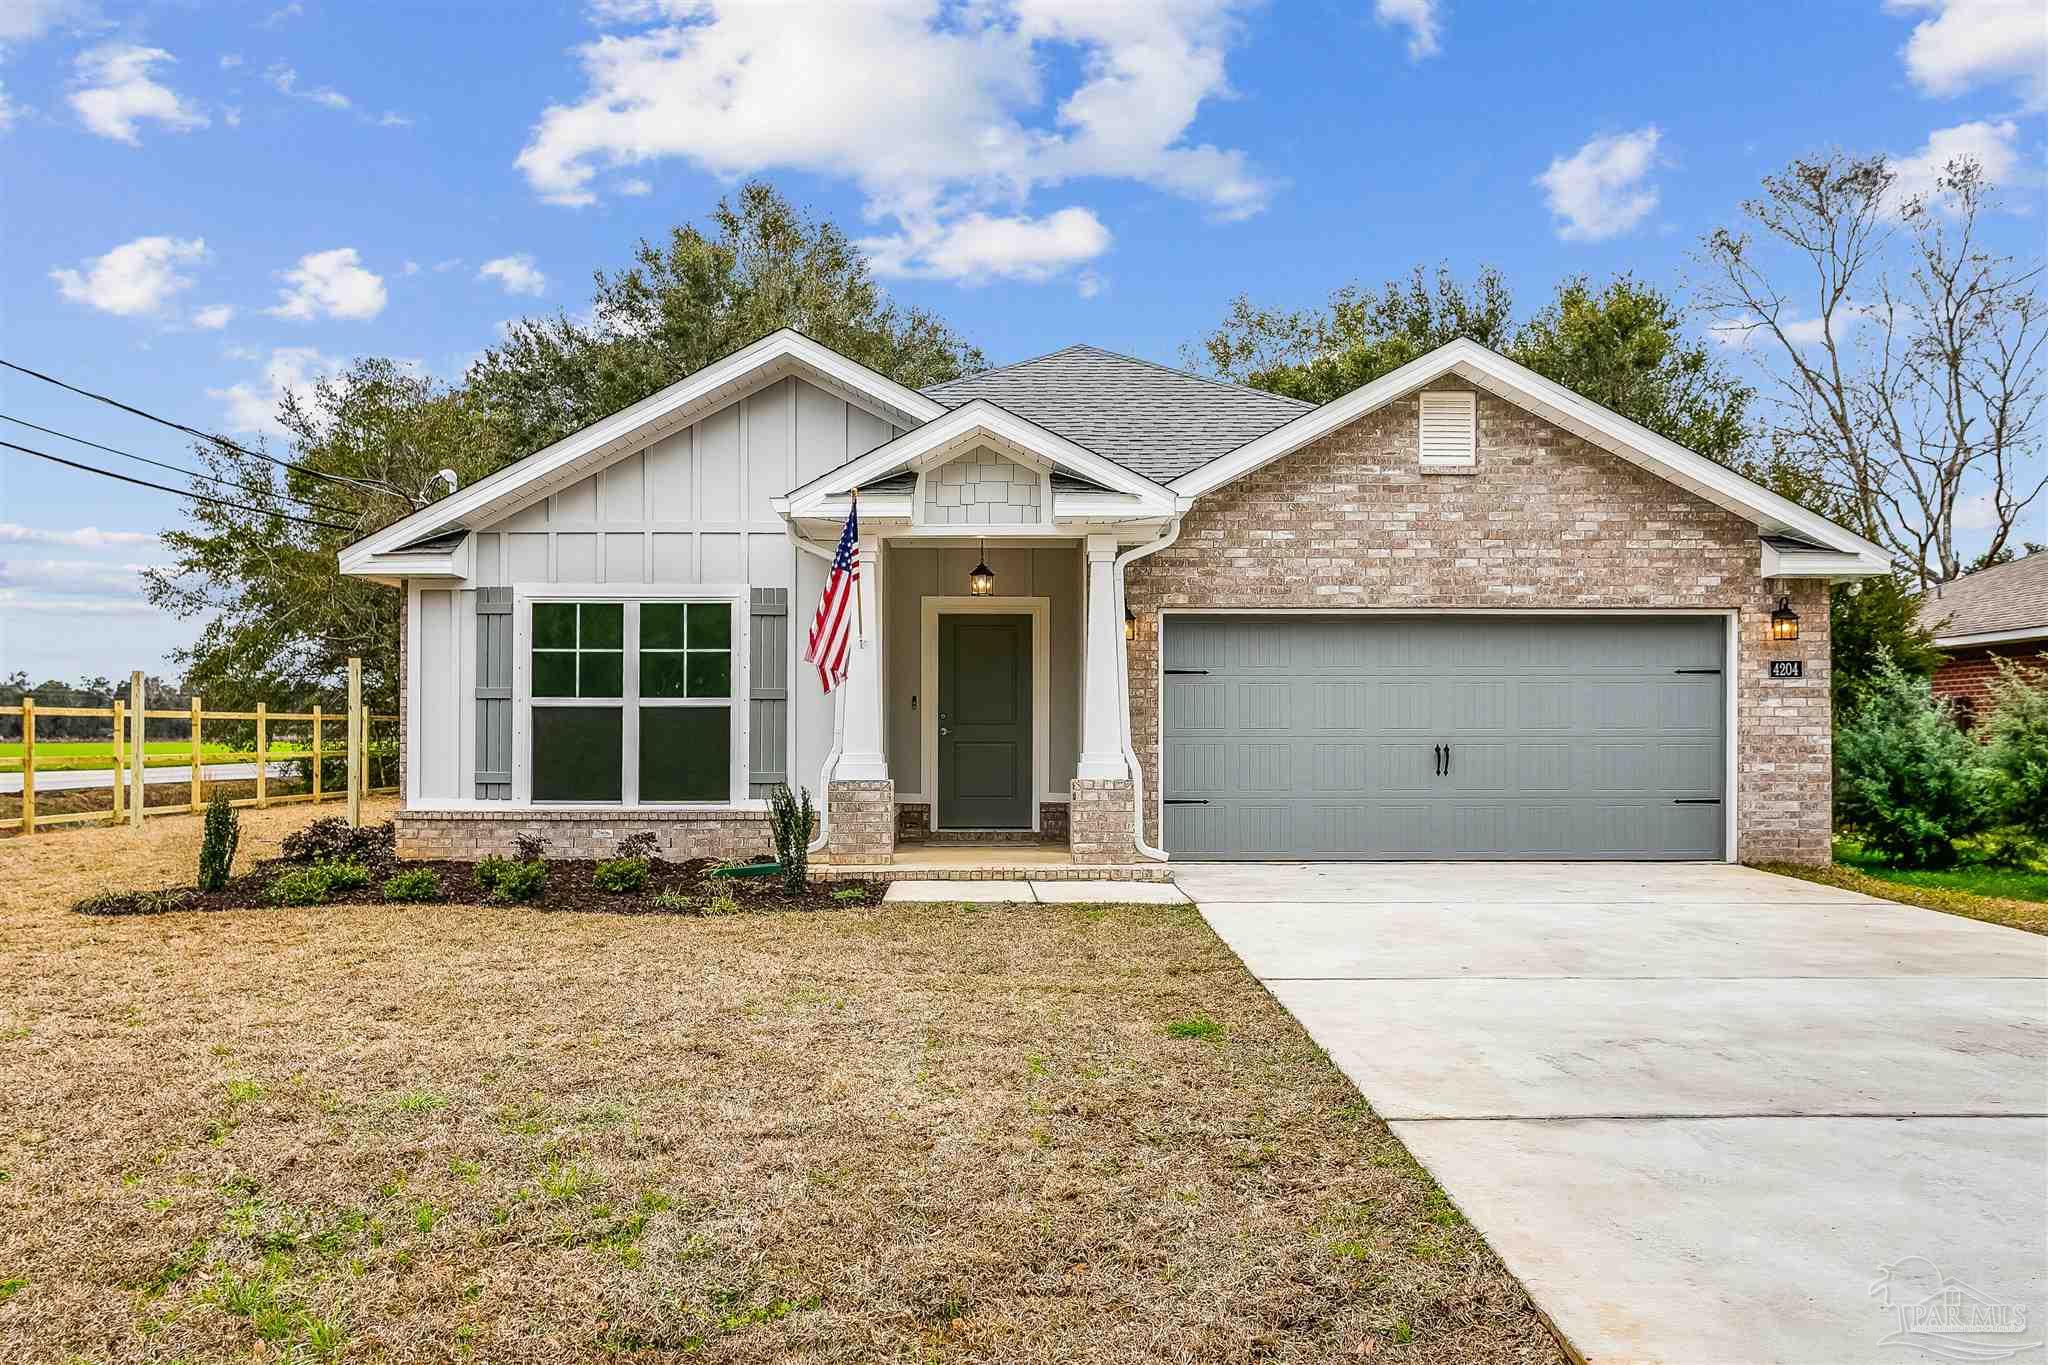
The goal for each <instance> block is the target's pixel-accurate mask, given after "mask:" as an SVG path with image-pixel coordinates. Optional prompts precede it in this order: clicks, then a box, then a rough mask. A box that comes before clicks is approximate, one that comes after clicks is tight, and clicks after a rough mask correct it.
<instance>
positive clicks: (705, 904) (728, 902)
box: [697, 891, 740, 915]
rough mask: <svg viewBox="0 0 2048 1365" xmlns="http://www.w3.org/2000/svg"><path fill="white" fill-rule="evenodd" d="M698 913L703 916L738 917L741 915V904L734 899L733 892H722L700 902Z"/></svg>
mask: <svg viewBox="0 0 2048 1365" xmlns="http://www.w3.org/2000/svg"><path fill="white" fill-rule="evenodd" d="M697 912H698V913H699V914H703V915H737V914H739V913H740V903H739V901H738V900H736V899H735V898H734V897H733V894H732V892H730V891H720V892H719V893H718V894H717V895H715V896H712V897H710V898H709V899H707V900H705V901H702V902H700V903H699V904H698V906H697Z"/></svg>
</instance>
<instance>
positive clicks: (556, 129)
mask: <svg viewBox="0 0 2048 1365" xmlns="http://www.w3.org/2000/svg"><path fill="white" fill-rule="evenodd" d="M1245 7H1246V0H1126V2H1125V3H1121V4H1117V5H1103V4H1096V3H1085V2H1084V0H978V2H977V3H974V4H968V5H961V4H955V3H947V0H870V3H864V4H859V5H849V4H845V3H843V0H786V3H782V4H778V5H773V6H762V5H749V4H743V3H738V0H601V3H600V7H599V12H598V13H597V14H596V15H595V16H594V17H595V18H596V19H597V20H598V21H599V22H600V23H604V24H614V25H617V24H624V25H629V26H630V27H629V28H627V29H626V30H624V31H613V32H607V33H604V34H603V35H601V36H600V37H599V38H598V39H597V40H596V41H594V42H592V43H589V44H587V45H585V46H584V47H583V48H582V49H581V50H580V53H579V55H580V57H581V59H582V63H583V68H584V73H585V76H586V79H587V89H586V90H585V92H584V93H583V95H582V96H580V97H579V98H578V99H576V100H575V101H573V102H570V103H561V104H554V105H551V106H549V107H548V108H547V109H546V111H545V112H544V113H543V114H542V115H541V117H540V120H539V122H538V123H537V124H536V125H535V126H534V129H533V133H532V135H531V137H530V138H529V140H528V142H527V145H526V147H525V149H524V150H523V151H521V152H520V154H519V157H518V161H517V165H518V167H519V169H520V170H521V171H522V172H523V173H524V174H525V176H526V178H527V181H528V183H529V184H530V185H531V186H532V187H533V189H534V190H535V192H537V193H538V194H539V195H540V196H541V197H542V198H544V199H546V200H548V201H550V202H553V203H558V204H571V205H575V204H587V203H590V202H592V201H593V200H595V198H596V197H597V193H598V185H599V175H600V173H601V172H602V171H604V170H607V169H624V168H629V167H639V166H643V165H645V164H647V163H649V162H653V161H658V160H662V159H665V158H676V159H680V160H682V161H685V162H687V163H689V164H691V165H693V166H695V167H697V168H698V169H701V170H704V171H707V172H709V173H711V174H713V175H717V176H727V177H730V176H737V175H743V174H748V173H753V172H758V171H773V170H795V171H808V172H813V173H816V174H820V175H824V176H831V177H840V178H844V179H847V180H850V181H852V182H853V183H854V184H855V185H857V186H858V187H859V188H860V189H861V191H862V192H863V193H864V194H865V195H866V197H867V209H868V213H869V215H870V216H871V217H872V218H874V219H877V220H888V221H891V225H892V226H893V228H894V229H895V230H894V232H892V233H884V234H882V237H881V239H882V240H883V241H885V242H896V243H899V244H901V245H902V246H904V247H910V248H912V249H899V250H896V251H895V252H894V253H893V254H892V258H891V259H892V262H893V263H894V265H895V266H897V267H900V268H902V269H905V270H911V271H914V272H923V271H926V270H928V269H929V268H930V266H931V259H930V258H929V257H928V256H926V255H924V254H923V253H922V252H921V251H920V250H919V249H916V247H915V244H916V243H922V242H927V241H929V242H933V243H941V244H943V243H957V244H958V245H959V246H960V248H961V249H962V250H964V251H966V259H967V261H968V262H969V263H970V264H972V265H973V266H974V267H975V268H976V269H977V270H980V271H981V272H982V273H984V274H990V275H997V274H1011V275H1018V276H1027V277H1040V276H1042V275H1044V274H1045V273H1047V271H1046V268H1045V266H1044V264H1043V262H1044V260H1045V257H1044V256H1043V254H1042V252H1043V250H1044V248H1045V245H1046V238H1047V232H1048V230H1047V228H1046V227H1045V225H1047V224H1053V223H1055V221H1057V223H1058V225H1059V226H1058V227H1057V228H1056V229H1053V230H1052V231H1053V232H1054V234H1055V235H1057V234H1059V233H1063V232H1071V230H1072V229H1071V225H1072V224H1074V223H1075V222H1076V221H1077V220H1076V219H1074V218H1073V217H1071V216H1069V217H1065V218H1062V217H1060V214H1059V213H1058V212H1054V213H1034V212H1031V211H1030V210H1029V208H1028V203H1029V200H1030V198H1031V196H1032V195H1033V194H1034V193H1036V192H1038V191H1041V190H1045V189H1048V188H1051V187H1054V186H1058V185H1062V184H1065V183H1068V182H1071V181H1075V180H1080V179H1090V178H1103V179H1112V180H1124V181H1132V182H1137V183H1140V184H1145V185H1150V186H1153V187H1155V188H1158V189H1162V190H1165V191H1166V192H1168V193H1171V194H1175V195H1178V196H1181V197H1183V198H1187V199H1190V200H1193V201H1195V202H1197V203H1200V204H1202V205H1204V206H1205V207H1207V208H1208V209H1209V211H1210V212H1211V213H1212V214H1213V215H1215V216H1218V217H1221V218H1242V217H1247V216H1249V215H1251V214H1254V213H1257V212H1258V211H1260V210H1261V209H1262V208H1264V207H1265V205H1266V202H1267V200H1268V199H1269V197H1270V196H1271V193H1272V189H1273V187H1272V185H1271V183H1270V182H1269V181H1267V180H1266V179H1265V178H1263V177H1262V176H1260V175H1259V174H1258V173H1257V172H1256V171H1255V170H1254V169H1253V168H1252V167H1251V165H1250V164H1249V162H1248V161H1247V159H1246V157H1245V154H1244V153H1243V152H1242V151H1239V150H1236V149H1230V148H1223V147H1218V146H1216V145H1213V144H1211V143H1205V142H1199V141H1196V140H1194V139H1193V138H1192V136H1191V135H1190V130H1191V128H1192V126H1193V124H1194V121H1195V118H1196V116H1197V114H1198V113H1199V112H1200V110H1201V108H1202V106H1203V105H1204V104H1205V103H1211V102H1214V101H1215V100H1218V99H1222V98H1225V97H1227V96H1228V95H1229V94H1230V87H1229V83H1228V79H1227V76H1226V73H1225V56H1226V53H1227V51H1228V49H1229V47H1230V45H1231V44H1232V42H1233V41H1234V40H1235V38H1236V36H1237V30H1238V17H1239V13H1240V11H1241V10H1242V9H1243V8H1245ZM641 25H650V26H647V27H641ZM883 72H886V73H888V75H887V77H886V79H884V78H881V77H880V76H879V74H878V73H883ZM849 110H857V111H858V117H849V115H848V111H849ZM1076 212H1078V213H1081V214H1086V215H1087V216H1088V218H1089V219H1090V221H1093V214H1092V213H1090V212H1089V210H1087V209H1085V208H1078V207H1077V209H1076ZM1002 224H1007V225H1009V226H1008V227H1007V228H999V227H993V226H991V225H1002ZM1027 225H1037V229H1038V230H1036V231H1032V230H1025V229H1026V227H1027ZM1098 226H1099V224H1098ZM998 237H999V238H1001V239H1002V240H1004V241H1007V242H1009V243H1012V244H1014V245H1015V246H1016V247H1017V248H1019V249H1020V250H1021V251H1022V252H1023V253H1024V254H1023V255H1022V256H1021V257H1020V258H1019V259H1017V260H1016V261H1014V262H1008V261H1003V260H996V259H991V258H989V257H988V256H987V255H986V254H985V251H984V250H980V249H970V247H971V246H972V244H974V243H976V242H980V243H988V242H990V241H991V240H992V239H995V238H998ZM1105 240H1106V236H1105Z"/></svg>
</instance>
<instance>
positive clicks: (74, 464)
mask: <svg viewBox="0 0 2048 1365" xmlns="http://www.w3.org/2000/svg"><path fill="white" fill-rule="evenodd" d="M0 449H5V450H18V451H20V452H21V453H22V454H24V455H33V456H35V457H36V458H37V459H39V460H48V461H49V462H50V463H51V464H61V465H65V466H68V467H69V468H72V469H78V470H83V471H84V472H85V473H87V474H97V475H99V476H100V477H101V478H104V479H119V480H120V481H121V482H122V483H132V484H134V485H136V486H137V487H138V488H154V489H156V490H157V491H158V492H159V493H171V494H175V495H176V496H178V497H181V498H193V499H196V500H197V501H199V502H209V503H212V504H213V505H214V506H216V507H232V508H234V509H235V510H236V511H238V512H254V513H255V514H256V515H257V516H259V517H282V518H284V519H285V520H286V521H295V522H297V523H298V524H299V525H301V526H317V527H319V528H320V529H321V530H323V531H341V532H344V533H346V534H349V535H355V534H357V531H356V528H355V527H353V526H342V525H339V524H338V523H336V522H332V521H316V520H314V519H313V518H311V517H295V516H293V515H292V514H291V513H290V512H280V511H277V510H276V509H274V508H269V507H251V506H250V505H249V504H248V503H246V502H235V501H233V500H232V499H229V498H216V497H213V496H212V495H211V494H207V493H194V492H193V491H192V490H191V489H189V488H173V487H171V486H170V485H169V484H167V483H152V482H150V481H149V480H148V479H137V478H131V477H129V476H128V475H126V474H117V473H115V472H114V471H113V470H111V469H101V468H100V467H98V466H97V465H89V464H80V463H79V462H78V461H76V460H67V459H65V458H64V457H63V456H62V455H52V454H50V453H49V452H48V451H45V450H36V449H33V448H32V447H29V446H21V445H16V444H15V443H14V442H12V441H0Z"/></svg>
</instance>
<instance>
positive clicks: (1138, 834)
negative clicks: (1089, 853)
mask: <svg viewBox="0 0 2048 1365" xmlns="http://www.w3.org/2000/svg"><path fill="white" fill-rule="evenodd" d="M1180 523H1181V518H1179V517H1175V518H1174V519H1173V521H1172V522H1171V523H1170V524H1169V525H1168V526H1167V528H1166V530H1165V532H1164V533H1163V534H1162V535H1161V536H1160V537H1159V538H1158V539H1157V540H1150V541H1147V542H1145V543H1144V544H1143V545H1136V546H1133V547H1132V548H1130V549H1128V550H1126V551H1124V552H1123V553H1122V554H1120V555H1118V556H1117V557H1116V564H1115V566H1114V572H1113V574H1112V575H1111V578H1112V581H1113V582H1114V583H1115V585H1116V606H1115V608H1114V610H1115V611H1116V616H1117V632H1116V702H1117V710H1118V711H1119V712H1121V713H1122V714H1121V715H1120V717H1119V724H1118V727H1117V728H1118V729H1119V730H1120V731H1121V732H1122V733H1121V734H1120V735H1119V736H1118V738H1119V739H1121V740H1122V741H1123V748H1124V762H1125V763H1126V764H1128V765H1129V766H1130V769H1131V824H1132V825H1133V829H1132V831H1131V843H1132V845H1133V846H1134V847H1135V848H1136V849H1137V850H1138V855H1139V856H1140V857H1143V858H1150V859H1152V860H1153V861H1154V862H1159V863H1163V862H1165V861H1166V850H1165V849H1163V848H1154V847H1153V846H1152V845H1150V844H1148V843H1146V842H1145V770H1144V769H1143V768H1141V767H1139V766H1138V751H1137V748H1136V747H1135V746H1134V745H1133V744H1132V742H1131V658H1130V642H1129V641H1127V640H1125V639H1124V632H1123V615H1124V612H1125V611H1128V610H1129V608H1128V607H1126V606H1125V605H1124V566H1125V565H1127V564H1130V563H1132V562H1134V561H1136V560H1140V559H1143V558H1145V556H1147V555H1155V554H1158V553H1159V552H1160V551H1161V550H1164V549H1165V548H1167V547H1168V546H1169V545H1171V544H1173V542H1175V541H1176V540H1179V539H1180ZM1159 642H1160V645H1161V647H1162V648H1163V647H1164V646H1165V643H1166V631H1165V629H1164V626H1163V624H1162V627H1161V629H1160V632H1159ZM1165 704H1166V699H1165V698H1164V697H1162V698H1160V705H1161V706H1162V707H1164V706H1165ZM833 752H834V753H835V755H836V754H837V752H838V751H837V750H836V749H835V750H834V751H833Z"/></svg>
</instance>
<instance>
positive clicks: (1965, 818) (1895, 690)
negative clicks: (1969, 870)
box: [1835, 656, 1991, 867]
mask: <svg viewBox="0 0 2048 1365" xmlns="http://www.w3.org/2000/svg"><path fill="white" fill-rule="evenodd" d="M1982 765H1983V755H1982V753H1981V751H1980V750H1979V749H1978V746H1977V745H1975V744H1974V743H1972V742H1971V741H1970V739H1969V737H1968V736H1967V735H1965V734H1963V732H1962V731H1961V730H1959V729H1957V728H1956V724H1955V720H1954V718H1953V717H1952V716H1951V715H1950V714H1949V710H1948V708H1947V707H1946V706H1945V705H1943V704H1942V703H1940V702H1938V701H1936V700H1935V698H1934V695H1933V693H1932V691H1931V690H1930V689H1929V687H1928V685H1927V680H1926V679H1925V678H1916V677H1912V676H1911V675H1909V674H1907V673H1906V672H1905V671H1903V670H1902V669H1900V667H1899V666H1898V665H1897V664H1896V663H1894V662H1892V660H1891V659H1890V658H1889V657H1885V656H1881V657H1880V658H1879V660H1878V666H1877V670H1876V672H1875V673H1874V674H1872V676H1871V677H1870V678H1869V680H1868V681H1867V683H1866V684H1865V688H1864V691H1863V693H1862V700H1861V701H1860V702H1859V703H1858V704H1857V706H1856V709H1855V710H1853V711H1851V712H1850V713H1849V715H1848V717H1847V718H1846V720H1845V721H1844V722H1843V723H1842V724H1839V725H1837V726H1836V727H1835V818H1836V821H1837V822H1838V823H1839V824H1842V825H1845V826H1847V827H1849V828H1851V829H1853V830H1855V831H1856V833H1857V834H1858V835H1859V836H1861V838H1862V840H1863V843H1864V846H1865V847H1867V848H1869V849H1870V850H1871V851H1872V852H1874V853H1877V854H1880V855H1882V856H1883V857H1884V858H1885V859H1886V860H1887V861H1889V862H1892V863H1895V864H1898V865H1899V866H1902V867H1948V866H1951V865H1952V864H1953V863H1954V862H1955V860H1956V848H1955V841H1956V840H1957V839H1960V838H1962V837H1964V836H1965V835H1970V834H1975V833H1976V832H1977V831H1979V830H1981V829H1983V828H1984V827H1985V826H1986V825H1987V824H1988V823H1989V822H1990V819H1991V799H1990V785H1991V784H1990V783H1989V782H1988V781H1987V773H1986V770H1985V768H1984V767H1983V766H1982Z"/></svg>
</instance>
